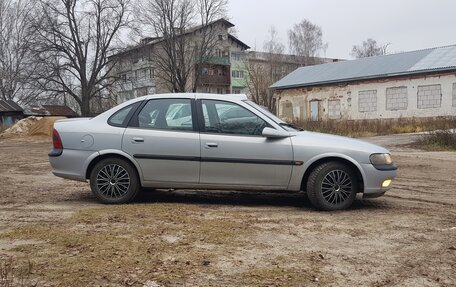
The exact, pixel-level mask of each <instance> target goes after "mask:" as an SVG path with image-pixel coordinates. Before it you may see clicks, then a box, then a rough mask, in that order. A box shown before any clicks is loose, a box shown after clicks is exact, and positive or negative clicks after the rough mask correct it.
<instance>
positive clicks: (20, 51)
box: [0, 0, 40, 104]
mask: <svg viewBox="0 0 456 287" xmlns="http://www.w3.org/2000/svg"><path fill="white" fill-rule="evenodd" d="M34 13H36V5H35V3H34V2H33V1H26V0H0V97H1V98H2V99H4V100H13V99H14V100H17V101H18V102H19V103H22V104H27V103H28V102H30V101H33V100H34V99H36V98H37V97H39V95H40V92H39V91H38V90H36V89H34V87H33V83H32V81H31V80H30V78H31V76H32V75H33V74H34V73H35V71H36V69H37V62H36V61H35V59H34V57H33V53H32V50H31V46H32V45H31V43H32V41H33V37H34V35H35V30H34V27H33V26H32V25H31V17H32V16H34Z"/></svg>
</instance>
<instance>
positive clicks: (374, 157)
mask: <svg viewBox="0 0 456 287" xmlns="http://www.w3.org/2000/svg"><path fill="white" fill-rule="evenodd" d="M369 159H370V162H371V163H372V164H373V165H390V164H393V160H392V159H391V155H390V154H389V153H374V154H371V156H370V157H369Z"/></svg>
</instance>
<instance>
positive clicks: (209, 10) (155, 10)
mask: <svg viewBox="0 0 456 287" xmlns="http://www.w3.org/2000/svg"><path fill="white" fill-rule="evenodd" d="M226 7H227V0H143V1H140V2H139V5H138V9H137V11H138V16H139V19H140V21H141V22H142V23H143V24H145V25H146V26H148V27H150V28H151V32H152V33H153V36H154V38H155V39H159V40H157V45H155V46H154V49H153V51H152V55H153V57H154V64H155V65H156V66H157V70H158V71H157V77H158V78H159V79H160V80H162V81H163V82H164V83H165V84H167V86H168V87H169V88H170V90H172V91H174V92H186V91H196V87H197V86H198V84H199V77H200V75H201V69H202V65H203V64H204V63H206V62H207V61H208V60H209V59H210V58H211V57H212V56H213V55H214V50H215V48H216V47H217V45H218V38H217V36H218V34H217V32H216V30H215V29H212V27H211V25H212V24H213V23H214V21H216V20H217V19H219V18H221V17H222V16H223V15H224V14H225V12H226ZM196 31H198V33H197V34H196Z"/></svg>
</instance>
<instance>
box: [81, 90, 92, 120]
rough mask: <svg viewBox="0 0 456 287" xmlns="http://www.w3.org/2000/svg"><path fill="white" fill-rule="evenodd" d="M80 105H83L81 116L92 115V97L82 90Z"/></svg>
mask: <svg viewBox="0 0 456 287" xmlns="http://www.w3.org/2000/svg"><path fill="white" fill-rule="evenodd" d="M80 105H81V116H83V117H89V116H92V115H91V113H90V97H89V95H88V94H87V93H84V92H82V95H81V104H80Z"/></svg>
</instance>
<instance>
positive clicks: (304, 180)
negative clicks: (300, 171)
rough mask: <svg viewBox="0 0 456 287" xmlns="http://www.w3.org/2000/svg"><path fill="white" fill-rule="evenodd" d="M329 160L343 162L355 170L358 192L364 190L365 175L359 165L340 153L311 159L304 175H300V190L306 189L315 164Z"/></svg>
mask: <svg viewBox="0 0 456 287" xmlns="http://www.w3.org/2000/svg"><path fill="white" fill-rule="evenodd" d="M331 161H334V162H340V163H343V164H345V165H347V166H349V167H350V168H351V169H352V170H353V171H354V172H356V175H357V177H358V179H359V183H360V184H359V187H360V191H359V192H360V193H362V192H363V191H364V177H365V175H364V173H363V172H362V169H361V167H360V166H359V164H358V163H356V162H355V161H354V160H353V159H351V158H347V157H344V156H340V155H328V156H324V157H320V158H317V159H315V160H313V161H312V162H311V163H310V164H309V165H308V167H307V168H306V170H305V172H304V175H303V176H302V180H301V190H303V191H305V190H306V185H307V181H308V179H309V176H310V174H311V173H312V171H313V170H314V169H315V168H316V167H317V166H319V165H321V164H324V163H327V162H331Z"/></svg>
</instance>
